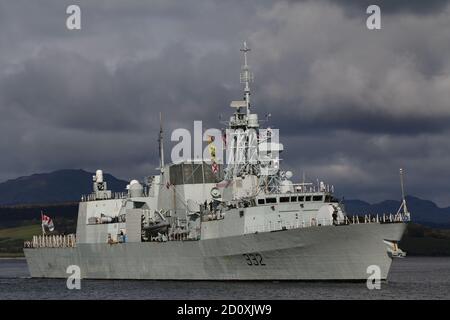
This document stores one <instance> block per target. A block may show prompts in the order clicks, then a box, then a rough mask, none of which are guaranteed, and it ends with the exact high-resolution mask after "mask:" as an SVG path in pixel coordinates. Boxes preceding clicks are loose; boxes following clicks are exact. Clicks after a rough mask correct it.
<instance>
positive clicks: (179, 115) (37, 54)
mask: <svg viewBox="0 0 450 320" xmlns="http://www.w3.org/2000/svg"><path fill="white" fill-rule="evenodd" d="M376 3H377V4H379V5H380V7H381V13H382V17H381V19H382V20H381V24H382V29H381V30H375V31H373V30H372V31H371V30H368V29H367V28H366V19H367V16H368V15H367V14H366V8H367V6H368V5H369V4H372V1H365V0H364V1H357V0H355V1H350V0H337V1H330V2H329V1H325V0H323V1H306V0H305V1H269V0H247V1H238V0H235V1H234V0H232V1H221V0H215V1H214V0H183V1H167V0H161V1H141V0H139V1H138V0H136V1H130V0H128V1H119V0H117V1H115V0H114V1H113V0H103V1H100V0H89V1H76V0H71V1H61V0H51V1H50V0H40V1H33V0H28V1H25V0H14V1H10V0H0V53H1V54H0V119H1V120H0V125H1V127H0V150H1V156H0V181H3V180H6V179H10V178H15V177H18V176H23V175H28V174H32V173H37V172H48V171H52V170H57V169H63V168H83V169H86V170H95V169H97V168H103V169H104V170H105V171H107V172H110V173H112V174H113V175H116V176H118V177H120V178H124V179H130V178H135V177H136V178H141V177H143V176H145V175H149V174H151V173H153V172H154V168H155V167H157V165H158V160H157V143H156V139H157V134H158V126H159V125H158V119H157V118H158V114H159V112H160V111H162V112H163V114H164V122H165V126H166V131H167V132H169V133H170V131H171V130H173V129H175V128H181V127H184V128H187V129H192V128H193V121H194V120H203V121H204V125H205V126H206V127H220V124H219V121H218V117H219V115H220V114H223V115H224V116H229V114H230V112H231V111H232V110H231V109H230V108H229V103H230V101H231V100H238V99H241V98H242V88H241V85H240V83H239V72H240V65H241V63H242V60H241V56H240V52H239V48H240V46H241V45H242V41H243V40H247V41H248V43H249V46H250V47H251V49H252V51H251V53H250V57H249V59H250V60H249V61H250V65H251V67H252V71H253V73H254V78H255V81H254V83H252V99H253V100H252V101H253V106H254V110H255V111H256V112H258V113H259V114H260V117H263V115H264V114H266V113H269V112H270V113H271V114H272V118H271V126H272V127H278V128H280V135H281V140H282V142H283V143H284V145H285V150H286V151H285V152H284V154H283V155H282V157H283V159H284V162H285V167H286V168H289V169H291V170H292V171H293V172H294V175H295V177H297V178H298V179H301V176H302V172H303V171H305V172H306V175H307V176H308V177H309V178H311V179H313V180H314V181H315V179H316V178H318V179H320V180H325V181H328V182H329V183H331V184H334V185H335V189H336V191H337V192H338V194H339V195H341V196H345V197H346V198H359V199H363V200H367V201H371V202H374V201H379V200H384V199H397V198H399V196H400V187H399V181H398V180H399V179H398V169H399V168H400V167H403V168H405V171H406V183H407V184H406V189H407V191H408V193H409V194H412V195H416V196H419V197H421V198H425V199H430V200H433V201H436V202H438V204H440V205H442V206H444V205H445V206H449V205H450V197H449V193H450V192H449V191H450V5H449V1H441V0H433V1H422V0H417V1H406V0H397V1H396V0H390V1H377V2H376ZM70 4H79V5H80V7H81V10H82V29H81V30H80V31H69V30H67V29H66V18H67V15H66V13H65V12H66V8H67V6H68V5H70ZM167 138H169V137H167ZM166 149H168V151H170V145H169V144H167V145H166Z"/></svg>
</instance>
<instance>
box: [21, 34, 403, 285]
mask: <svg viewBox="0 0 450 320" xmlns="http://www.w3.org/2000/svg"><path fill="white" fill-rule="evenodd" d="M241 51H242V52H243V56H244V64H243V66H242V73H241V82H242V83H243V85H244V95H243V97H244V98H243V100H238V101H232V102H231V107H232V108H233V109H234V113H233V115H232V116H231V117H230V119H229V121H228V122H227V125H228V127H227V130H226V135H225V138H224V141H225V149H226V155H227V158H226V161H225V163H223V164H219V163H217V162H216V160H215V159H214V157H212V159H196V160H192V159H185V160H183V161H179V162H177V163H172V164H168V165H166V164H165V163H164V149H163V136H162V128H161V130H160V139H159V142H160V143H159V146H160V147H159V149H160V172H159V174H158V175H154V176H152V177H150V178H148V179H146V181H144V182H142V183H141V182H139V181H137V180H132V181H131V182H130V184H129V185H128V186H127V190H126V192H124V193H120V194H117V193H112V192H111V191H109V190H108V188H107V185H106V182H105V181H104V179H103V172H102V171H101V170H98V171H97V172H96V175H95V176H94V177H93V192H92V194H89V195H86V196H83V197H82V201H81V202H80V205H79V214H78V222H77V233H76V237H75V236H70V238H69V237H62V236H57V235H49V236H35V237H34V238H33V241H31V242H29V243H27V245H26V248H25V249H24V252H25V255H26V257H27V261H28V266H29V269H30V273H31V275H32V276H33V277H66V276H67V274H66V269H67V267H68V266H69V265H78V266H80V269H81V274H82V277H83V278H102V279H103V278H106V279H210V280H226V279H235V280H269V279H295V280H350V279H351V280H363V279H366V278H367V276H368V274H367V267H368V266H370V265H378V266H379V267H380V270H381V276H382V278H384V279H385V278H386V277H387V275H388V271H389V267H390V264H391V260H392V257H394V256H400V255H402V252H401V250H400V249H398V245H397V242H398V241H400V239H401V237H402V235H403V232H404V230H405V226H406V224H405V223H406V222H407V221H409V213H408V211H407V208H406V203H405V201H403V203H402V209H403V210H399V211H398V212H397V213H395V214H391V215H383V216H361V217H356V216H355V217H349V216H347V215H346V213H345V210H344V208H343V206H342V204H341V203H340V202H339V201H338V200H337V199H336V198H335V197H334V195H333V193H334V188H333V187H332V186H329V185H327V184H325V183H324V182H318V183H307V182H305V181H302V182H301V183H294V182H292V181H291V178H292V176H293V174H292V172H290V171H284V170H282V169H281V166H280V161H281V160H280V156H279V155H280V153H281V152H282V151H283V145H282V144H281V143H280V142H279V137H278V133H277V131H276V130H274V129H271V128H264V129H262V128H260V121H259V119H258V115H257V114H256V113H254V112H253V107H252V105H251V104H250V97H251V95H250V82H251V80H252V78H253V77H252V74H251V72H250V67H249V65H248V56H247V55H248V52H249V51H250V49H249V48H248V46H247V44H246V43H244V47H243V48H242V49H241Z"/></svg>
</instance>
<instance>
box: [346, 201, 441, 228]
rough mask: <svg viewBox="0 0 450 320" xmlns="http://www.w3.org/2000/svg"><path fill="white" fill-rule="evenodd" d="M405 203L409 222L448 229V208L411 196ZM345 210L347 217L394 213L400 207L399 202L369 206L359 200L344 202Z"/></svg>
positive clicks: (384, 202)
mask: <svg viewBox="0 0 450 320" xmlns="http://www.w3.org/2000/svg"><path fill="white" fill-rule="evenodd" d="M406 203H407V206H408V209H409V211H410V212H411V220H412V221H414V222H416V223H420V224H423V225H427V226H431V227H446V228H450V207H446V208H440V207H438V206H437V205H436V204H435V203H434V202H432V201H430V200H423V199H420V198H417V197H413V196H407V197H406ZM344 205H345V209H346V211H347V213H348V214H349V215H356V214H360V215H361V214H363V215H364V214H383V213H395V212H397V210H398V208H399V207H400V201H396V200H385V201H382V202H379V203H374V204H370V203H368V202H365V201H361V200H345V201H344Z"/></svg>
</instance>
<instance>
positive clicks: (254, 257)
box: [242, 253, 266, 266]
mask: <svg viewBox="0 0 450 320" xmlns="http://www.w3.org/2000/svg"><path fill="white" fill-rule="evenodd" d="M242 256H243V257H244V259H245V261H246V262H247V265H249V266H265V265H266V264H265V263H264V261H263V257H262V256H261V255H260V254H259V253H244V254H243V255H242Z"/></svg>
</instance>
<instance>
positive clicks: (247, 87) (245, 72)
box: [240, 41, 253, 115]
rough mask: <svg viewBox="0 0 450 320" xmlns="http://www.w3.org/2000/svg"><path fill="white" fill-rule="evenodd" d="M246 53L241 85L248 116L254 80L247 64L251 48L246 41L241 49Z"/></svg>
mask: <svg viewBox="0 0 450 320" xmlns="http://www.w3.org/2000/svg"><path fill="white" fill-rule="evenodd" d="M240 51H241V52H243V53H244V65H243V66H242V72H241V74H240V76H241V83H243V84H244V99H245V102H246V108H247V115H248V114H249V113H250V82H251V81H252V80H253V75H252V74H251V73H250V67H249V65H248V62H247V53H248V52H249V51H250V48H249V47H247V41H244V46H243V48H242V49H240Z"/></svg>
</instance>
